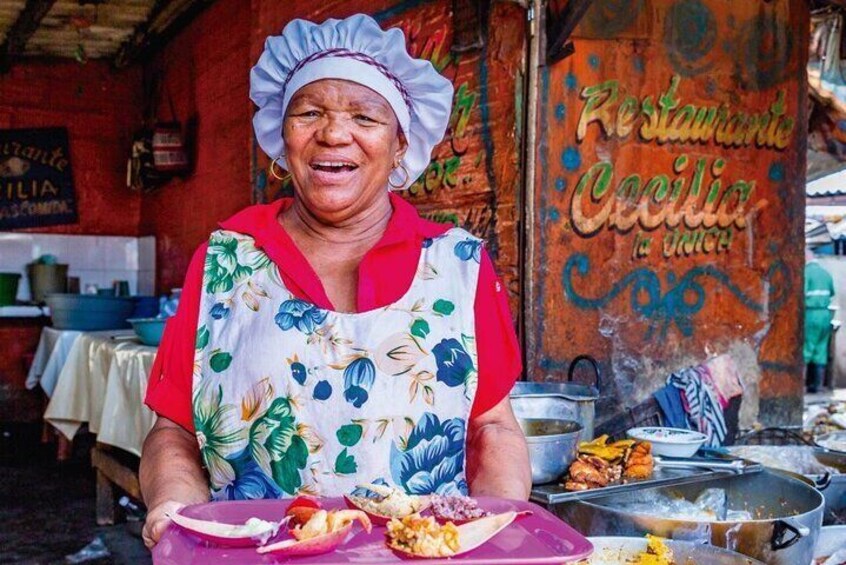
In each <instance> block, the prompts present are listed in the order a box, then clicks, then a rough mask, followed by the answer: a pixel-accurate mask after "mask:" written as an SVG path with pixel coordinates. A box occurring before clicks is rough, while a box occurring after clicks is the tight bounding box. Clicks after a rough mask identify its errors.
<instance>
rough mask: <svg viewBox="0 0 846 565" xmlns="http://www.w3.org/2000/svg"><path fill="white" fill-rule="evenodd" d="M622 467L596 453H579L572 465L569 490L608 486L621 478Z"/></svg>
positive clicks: (567, 484) (569, 473)
mask: <svg viewBox="0 0 846 565" xmlns="http://www.w3.org/2000/svg"><path fill="white" fill-rule="evenodd" d="M621 470H622V468H621V467H620V466H619V465H612V464H611V463H608V462H607V461H605V460H604V459H602V458H601V457H596V456H595V455H579V456H578V457H577V458H576V460H575V461H573V463H572V464H571V465H570V470H569V472H568V478H567V482H566V483H565V484H564V486H565V488H566V489H567V490H589V489H592V488H599V487H604V486H608V485H609V484H611V483H612V482H615V481H617V480H618V479H619V478H620V472H621Z"/></svg>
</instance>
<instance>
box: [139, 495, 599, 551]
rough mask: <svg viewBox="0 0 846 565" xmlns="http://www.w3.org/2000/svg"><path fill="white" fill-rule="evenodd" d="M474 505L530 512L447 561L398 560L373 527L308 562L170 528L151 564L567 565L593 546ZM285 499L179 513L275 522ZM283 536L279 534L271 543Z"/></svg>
mask: <svg viewBox="0 0 846 565" xmlns="http://www.w3.org/2000/svg"><path fill="white" fill-rule="evenodd" d="M477 500H478V502H479V505H480V506H481V507H482V508H484V509H485V510H489V511H491V512H507V511H509V510H517V511H520V510H531V511H532V515H531V516H524V517H520V518H518V519H517V520H515V521H514V522H513V523H512V524H511V525H510V526H508V527H507V528H506V529H505V530H503V531H502V532H500V533H499V534H497V535H496V536H495V537H493V538H492V539H491V540H490V541H488V543H486V544H485V545H483V546H482V547H480V548H478V549H476V550H474V551H471V552H470V553H465V554H464V555H460V556H458V557H453V558H450V559H420V560H408V559H403V558H401V557H398V556H397V555H396V554H394V553H393V552H392V551H391V550H389V549H388V548H387V547H386V546H385V542H384V539H385V527H384V526H374V527H373V531H372V532H370V534H367V533H365V532H364V530H362V529H361V528H360V527H359V526H358V525H356V526H354V527H353V528H354V529H353V531H354V532H355V533H354V535H353V537H352V538H351V539H350V540H349V542H347V543H346V544H345V545H343V546H341V547H340V548H338V549H336V550H335V551H334V552H332V553H327V554H324V555H317V556H313V557H285V556H281V555H280V556H274V555H259V554H258V553H256V551H255V548H250V547H247V548H226V547H217V546H213V545H210V544H209V543H207V542H204V541H200V540H199V539H198V538H196V537H194V536H193V535H191V534H189V533H187V532H184V531H182V530H180V529H179V528H177V527H176V526H174V525H171V526H170V528H168V530H167V532H165V534H164V535H163V536H162V539H161V540H160V541H159V543H158V545H157V546H156V547H155V549H153V562H154V563H156V564H161V565H164V564H177V563H178V564H180V565H185V564H188V563H198V564H199V563H202V564H206V563H238V564H242V565H246V564H252V563H297V564H300V563H301V564H304V565H305V564H308V563H321V564H324V565H330V564H335V565H341V564H348V563H358V564H365V563H367V564H369V563H402V562H408V561H420V562H421V563H425V564H427V565H439V564H440V565H444V564H458V563H461V564H475V565H482V564H485V565H491V564H505V563H511V564H515V565H516V564H521V565H529V564H533V563H571V562H573V561H578V560H579V559H582V558H584V557H587V556H589V555H590V554H591V553H592V552H593V545H591V543H590V542H589V541H588V540H587V539H586V538H585V537H584V536H582V535H581V534H580V533H579V532H577V531H576V530H574V529H573V528H571V527H570V526H568V525H567V524H566V523H564V522H563V521H561V520H560V519H559V518H557V517H556V516H555V515H553V514H551V513H550V512H548V511H546V510H544V509H543V508H541V507H540V506H538V505H536V504H532V503H530V502H517V501H513V500H503V499H497V498H487V497H480V498H478V499H477ZM289 502H290V500H253V501H236V502H211V503H208V504H199V505H196V506H191V507H188V508H186V509H185V510H183V512H184V513H185V515H186V516H190V517H192V518H199V519H202V520H215V521H218V522H224V523H232V524H240V523H244V522H245V521H246V520H247V519H248V518H251V517H253V516H255V517H257V518H261V519H263V520H279V519H280V518H281V516H282V515H283V514H284V512H285V509H286V508H287V506H288V504H289ZM321 502H322V504H323V507H324V508H326V509H334V508H346V505H345V504H344V500H343V499H342V498H328V499H324V500H322V501H321ZM286 537H287V533H285V532H281V533H280V534H279V535H278V536H277V537H276V538H274V540H272V541H278V540H280V539H284V538H286Z"/></svg>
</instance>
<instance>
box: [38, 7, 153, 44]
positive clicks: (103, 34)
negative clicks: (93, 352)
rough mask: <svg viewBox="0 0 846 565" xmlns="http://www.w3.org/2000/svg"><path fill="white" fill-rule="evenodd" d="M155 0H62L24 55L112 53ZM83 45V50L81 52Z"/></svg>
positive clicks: (144, 19) (49, 13) (140, 21)
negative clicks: (84, 0) (87, 0)
mask: <svg viewBox="0 0 846 565" xmlns="http://www.w3.org/2000/svg"><path fill="white" fill-rule="evenodd" d="M155 3H156V0H109V1H107V2H103V3H102V4H86V5H80V4H79V1H78V0H59V1H58V2H56V4H54V5H53V7H52V8H51V9H50V11H49V12H48V13H47V15H46V16H45V17H44V19H43V20H41V25H40V26H39V27H38V29H37V30H36V32H35V33H34V34H33V36H32V37H31V38H30V40H29V41H28V42H27V44H26V50H25V52H24V54H25V55H48V56H58V57H75V56H79V55H81V54H84V56H85V57H86V58H91V59H96V58H101V57H110V56H113V55H115V54H116V53H117V51H118V49H120V46H121V44H123V42H125V41H126V40H127V39H129V37H130V36H131V35H132V34H133V32H134V31H135V28H136V27H137V26H138V25H139V24H141V23H142V22H144V21H146V20H147V18H148V17H149V15H150V11H151V10H152V9H153V5H154V4H155ZM80 49H81V50H82V52H80Z"/></svg>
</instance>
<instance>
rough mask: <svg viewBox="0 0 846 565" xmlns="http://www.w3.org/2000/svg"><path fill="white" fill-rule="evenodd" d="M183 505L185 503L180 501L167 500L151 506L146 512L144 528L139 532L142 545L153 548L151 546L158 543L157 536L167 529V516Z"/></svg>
mask: <svg viewBox="0 0 846 565" xmlns="http://www.w3.org/2000/svg"><path fill="white" fill-rule="evenodd" d="M184 507H185V505H184V504H182V503H181V502H177V501H175V500H168V501H166V502H162V503H161V504H159V505H158V506H156V507H155V508H151V509H150V511H149V512H147V519H146V520H145V521H144V530H143V531H142V532H141V537H143V538H144V545H146V546H147V548H148V549H153V546H154V545H156V544H157V543H159V538H161V537H162V534H163V533H165V530H167V527H168V526H169V525H170V518H169V517H168V516H170V515H173V514H176V513H177V512H179V511H180V510H181V509H182V508H184Z"/></svg>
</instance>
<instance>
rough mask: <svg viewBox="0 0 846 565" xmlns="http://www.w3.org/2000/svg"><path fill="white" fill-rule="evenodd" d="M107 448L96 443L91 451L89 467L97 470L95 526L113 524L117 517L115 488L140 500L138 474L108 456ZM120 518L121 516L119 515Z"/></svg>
mask: <svg viewBox="0 0 846 565" xmlns="http://www.w3.org/2000/svg"><path fill="white" fill-rule="evenodd" d="M108 450H109V448H108V447H107V446H105V445H103V444H100V443H98V444H97V445H95V446H94V448H93V449H91V466H92V467H94V468H95V469H96V470H97V502H96V508H97V524H98V525H100V526H106V525H111V524H114V523H115V520H116V519H117V517H118V514H117V508H116V504H115V487H116V486H117V487H120V488H121V489H122V490H123V491H124V492H126V493H127V494H128V495H129V496H131V497H132V498H134V499H136V500H142V498H141V483H139V482H138V474H137V473H136V472H135V471H134V470H132V469H130V468H128V467H126V466H125V465H123V464H121V463H120V461H118V460H117V459H115V458H114V457H112V456H111V455H109V453H108ZM121 516H122V514H121Z"/></svg>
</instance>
